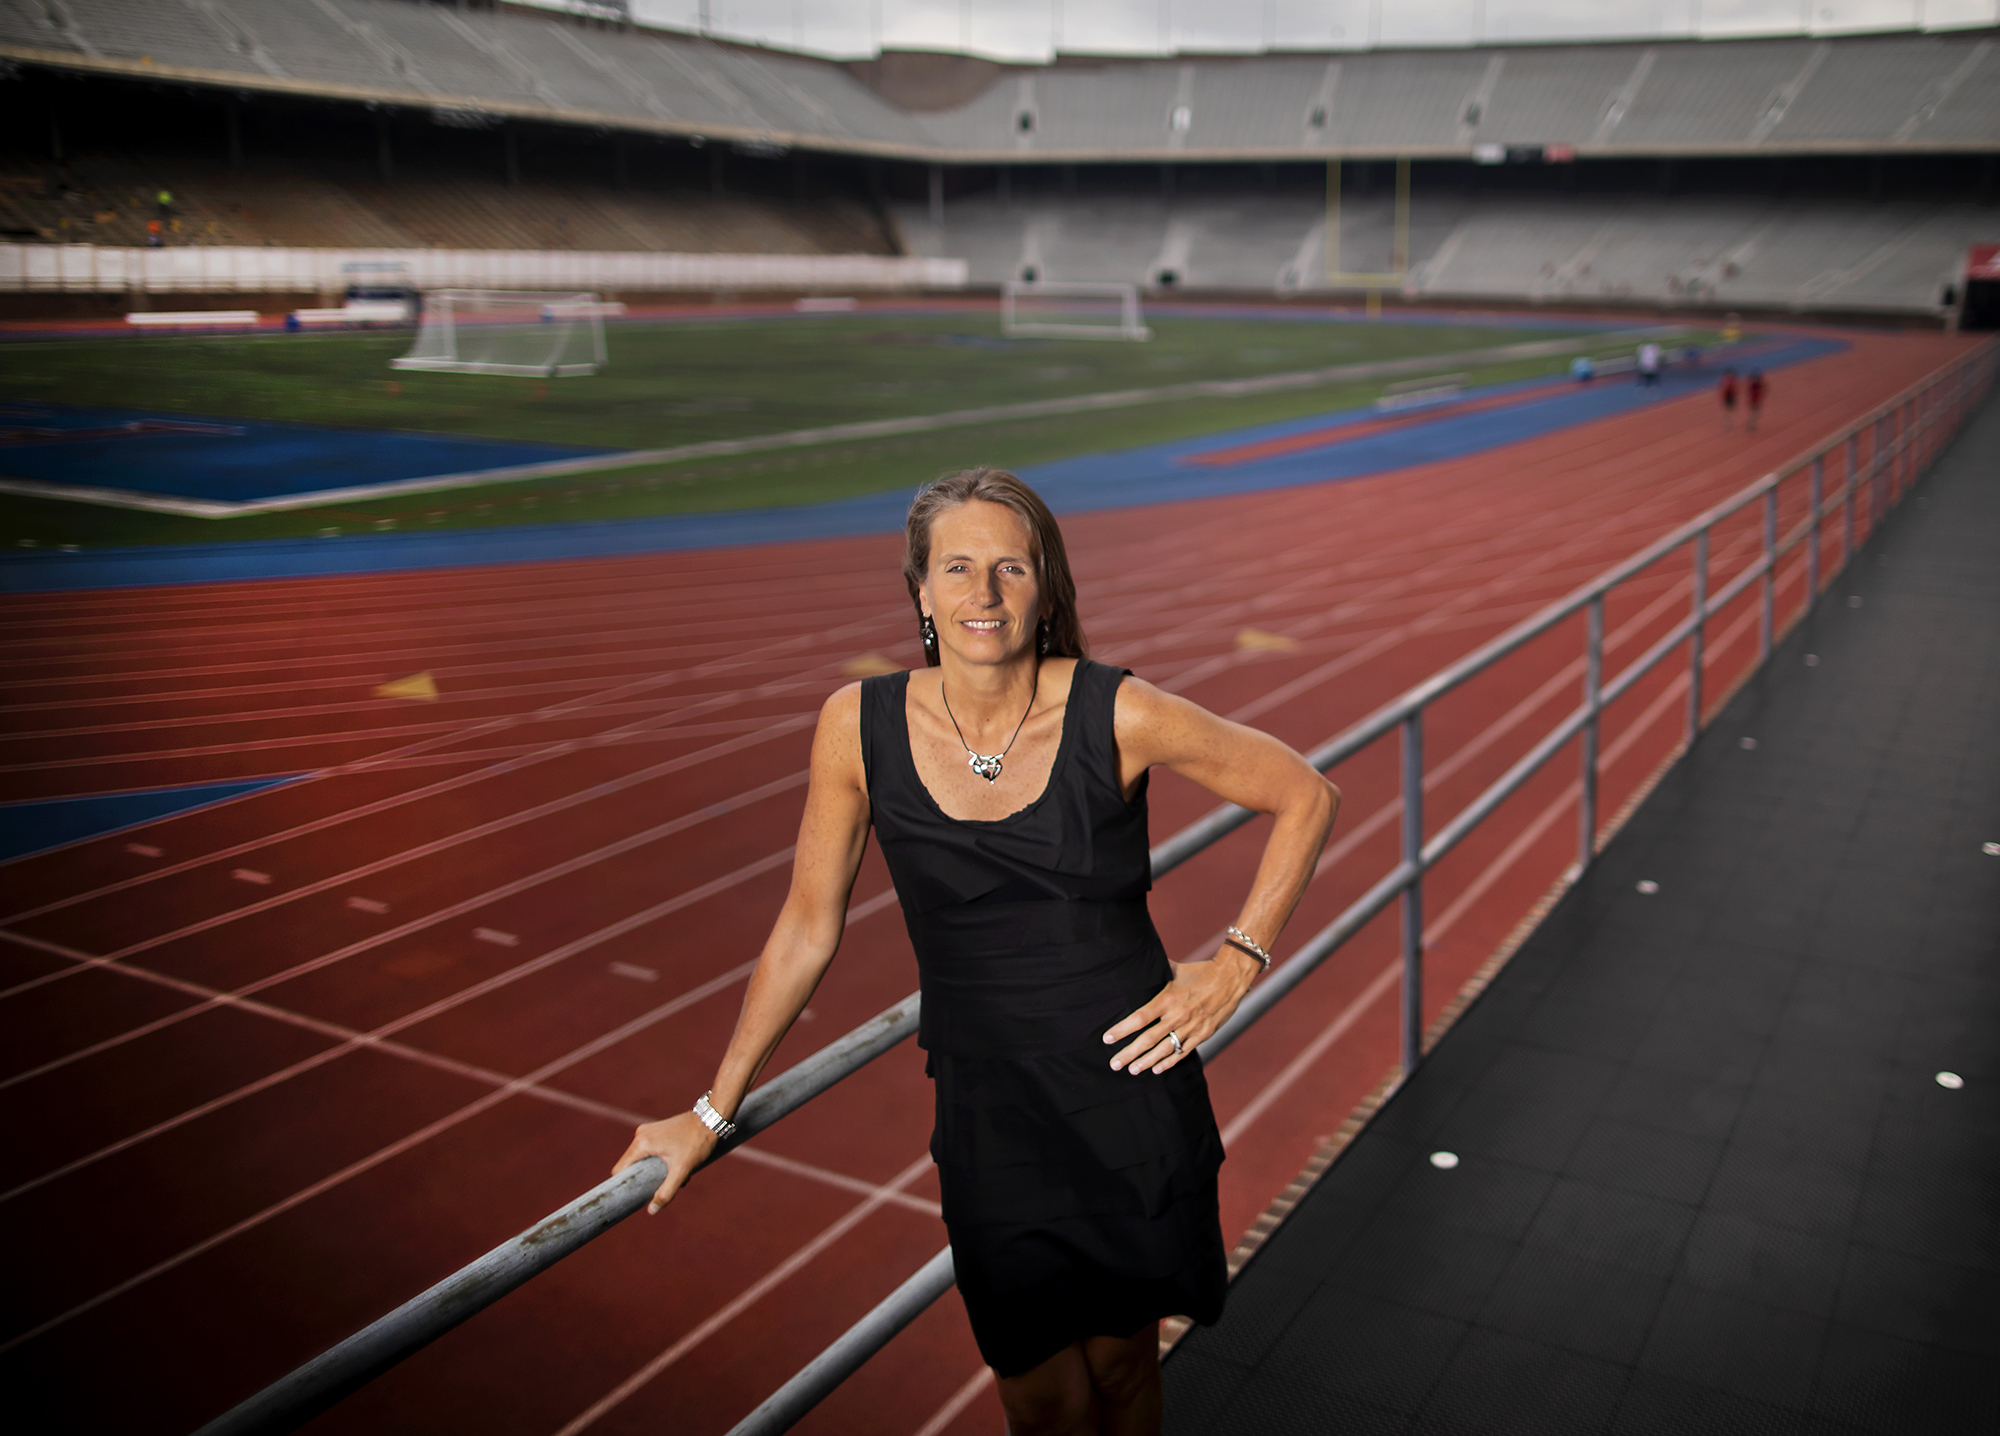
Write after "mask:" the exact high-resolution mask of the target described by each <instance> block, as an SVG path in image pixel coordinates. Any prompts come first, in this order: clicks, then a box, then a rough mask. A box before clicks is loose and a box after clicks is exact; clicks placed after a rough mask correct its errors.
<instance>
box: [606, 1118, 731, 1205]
mask: <svg viewBox="0 0 2000 1436" xmlns="http://www.w3.org/2000/svg"><path fill="white" fill-rule="evenodd" d="M716 1140H717V1138H716V1135H715V1133H713V1132H711V1131H709V1130H708V1128H706V1127H704V1126H703V1125H702V1122H701V1118H699V1117H697V1116H695V1114H694V1113H692V1112H682V1113H681V1114H680V1115H679V1116H676V1117H668V1118H666V1119H664V1120H663V1121H659V1122H647V1123H645V1124H644V1125H642V1126H641V1127H640V1128H639V1129H638V1130H637V1131H636V1132H634V1133H633V1134H632V1145H631V1146H629V1147H627V1148H626V1149H625V1155H624V1156H622V1157H620V1158H619V1159H618V1165H617V1166H615V1167H613V1168H612V1169H611V1175H612V1176H614V1177H615V1176H617V1175H618V1174H619V1173H620V1172H622V1171H624V1170H625V1169H626V1168H627V1167H629V1166H631V1165H632V1164H633V1163H634V1162H638V1161H643V1160H644V1159H645V1158H647V1157H658V1158H659V1159H660V1160H661V1161H663V1162H665V1163H666V1164H667V1179H666V1180H665V1181H664V1182H661V1183H660V1185H659V1187H658V1189H657V1190H656V1191H654V1193H653V1198H652V1200H651V1201H649V1202H647V1203H646V1215H647V1216H652V1215H653V1214H654V1213H655V1212H657V1211H659V1209H660V1208H661V1207H664V1206H665V1205H666V1204H667V1203H668V1202H671V1201H672V1200H673V1199H674V1193H675V1192H678V1191H679V1190H680V1189H681V1187H682V1186H683V1185H684V1184H685V1183H686V1182H687V1179H688V1178H689V1177H691V1176H693V1175H694V1169H695V1168H696V1167H699V1166H700V1165H701V1164H702V1163H703V1162H706V1161H707V1160H708V1157H709V1153H711V1152H713V1151H714V1150H715V1144H716Z"/></svg>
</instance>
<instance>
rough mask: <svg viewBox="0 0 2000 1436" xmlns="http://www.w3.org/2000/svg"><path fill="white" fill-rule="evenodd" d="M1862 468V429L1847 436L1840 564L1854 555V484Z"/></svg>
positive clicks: (1841, 511)
mask: <svg viewBox="0 0 2000 1436" xmlns="http://www.w3.org/2000/svg"><path fill="white" fill-rule="evenodd" d="M1860 469H1861V431H1860V430H1859V429H1856V430H1855V431H1854V432H1853V433H1851V434H1849V435H1848V436H1847V482H1846V483H1845V484H1843V485H1842V486H1841V490H1840V516H1841V517H1840V566H1841V568H1842V569H1843V570H1845V569H1846V567H1847V561H1848V559H1850V558H1852V557H1853V556H1854V486H1855V484H1856V483H1857V482H1859V474H1860Z"/></svg>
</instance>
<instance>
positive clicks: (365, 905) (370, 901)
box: [347, 897, 389, 917]
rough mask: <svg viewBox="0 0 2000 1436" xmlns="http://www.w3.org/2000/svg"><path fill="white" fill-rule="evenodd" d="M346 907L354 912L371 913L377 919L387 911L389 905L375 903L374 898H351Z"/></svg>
mask: <svg viewBox="0 0 2000 1436" xmlns="http://www.w3.org/2000/svg"><path fill="white" fill-rule="evenodd" d="M347 905H348V906H349V907H351V908H353V909H354V910H355V911H356V912H372V913H374V914H375V915H376V916H378V917H379V916H380V915H381V914H383V913H385V912H387V911H388V910H389V904H387V903H385V902H377V901H376V900H375V899H374V898H365V897H351V898H349V899H348V900H347Z"/></svg>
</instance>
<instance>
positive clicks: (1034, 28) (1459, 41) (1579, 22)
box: [552, 0, 2000, 60]
mask: <svg viewBox="0 0 2000 1436" xmlns="http://www.w3.org/2000/svg"><path fill="white" fill-rule="evenodd" d="M552 3H556V4H561V3H562V0H552ZM700 8H701V0H632V10H633V14H634V15H635V16H636V17H637V18H639V19H641V20H646V21H650V22H653V23H655V24H661V25H667V26H671V27H672V28H675V29H686V30H692V29H695V28H696V25H697V23H698V17H699V14H700ZM707 8H708V16H709V25H710V28H711V29H712V30H713V31H714V33H716V34H718V35H724V36H727V37H729V38H732V39H739V40H751V41H757V42H761V43H764V44H770V45H778V46H782V47H785V48H797V49H803V50H811V51H814V52H816V53H819V54H826V55H838V56H842V57H850V56H858V55H867V54H872V53H873V52H874V51H875V50H876V48H877V47H878V46H886V47H888V48H890V49H904V50H966V51H970V52H972V53H975V54H981V55H991V56H994V57H996V58H1000V59H1010V60H1045V59H1047V58H1048V57H1049V55H1050V53H1051V52H1052V51H1053V50H1054V49H1056V48H1061V49H1063V50H1066V51H1073V52H1074V51H1096V52H1110V53H1114V54H1155V55H1157V54H1163V53H1171V52H1174V51H1179V50H1195V51H1214V50H1263V49H1302V50H1324V49H1329V48H1336V49H1360V48H1364V47H1367V46H1369V45H1464V44H1471V43H1476V42H1479V41H1482V40H1515V41H1519V40H1583V39H1635V38H1641V37H1653V36H1668V37H1672V38H1684V37H1687V36H1691V35H1702V36H1710V37H1722V36H1731V35H1782V34H1791V35H1796V34H1799V33H1800V32H1802V31H1810V32H1811V33H1814V34H1843V33H1848V32H1852V31H1856V30H1890V29H1909V28H1911V27H1913V26H1922V27H1924V28H1926V29H1946V28H1958V27H1961V26H1966V25H1991V24H1994V23H1995V22H1996V20H2000V0H707Z"/></svg>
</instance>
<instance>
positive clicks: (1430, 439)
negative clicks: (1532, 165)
mask: <svg viewBox="0 0 2000 1436" xmlns="http://www.w3.org/2000/svg"><path fill="white" fill-rule="evenodd" d="M1847 347H1848V346H1847V344H1846V343H1845V342H1844V341H1841V340H1837V339H1822V338H1806V337H1796V336H1782V337H1778V338H1774V339H1771V340H1768V341H1760V342H1757V343H1752V344H1748V345H1745V346H1743V347H1741V348H1739V349H1736V350H1734V351H1732V352H1731V353H1730V354H1729V356H1728V358H1727V363H1728V364H1730V365H1732V366H1734V367H1736V368H1738V369H1739V370H1747V369H1749V368H1752V367H1757V368H1762V369H1766V370H1771V371H1776V370H1780V369H1784V368H1787V367H1790V366H1792V365H1795V364H1800V363H1803V362H1805V361H1807V360H1810V359H1817V358H1820V357H1823V356H1825V355H1828V354H1833V353H1838V352H1840V351H1841V350H1843V349H1846V348H1847ZM1723 362H1724V361H1723V360H1722V359H1720V358H1716V359H1711V361H1710V362H1708V363H1706V364H1703V365H1700V366H1698V367H1695V368H1692V369H1674V368H1670V369H1669V370H1668V371H1667V373H1666V374H1665V376H1664V378H1663V382H1662V384H1661V385H1660V387H1658V388H1653V389H1648V388H1643V387H1641V386H1640V385H1639V384H1637V383H1636V382H1634V380H1633V379H1632V377H1631V376H1629V375H1619V376H1614V377H1607V378H1604V379H1599V380H1596V381H1594V382H1592V383H1588V384H1578V383H1574V382H1573V381H1566V380H1560V379H1556V378H1553V377H1550V376H1544V377H1542V378H1537V379H1529V380H1521V381H1518V382H1516V383H1512V384H1501V385H1493V386H1489V387H1486V388H1482V389H1478V390H1472V391H1468V392H1467V394H1466V395H1465V396H1464V400H1465V402H1464V403H1463V404H1462V405H1459V406H1453V407H1445V408H1441V409H1439V410H1437V411H1435V412H1432V413H1429V414H1427V415H1422V414H1419V413H1418V412H1417V411H1402V413H1400V414H1397V415H1390V416H1384V415H1382V414H1379V413H1378V412H1377V411H1376V410H1375V409H1374V408H1373V407H1364V408H1357V409H1348V410H1343V411H1339V412H1335V413H1328V414H1318V415H1312V416H1309V417H1306V418H1302V419H1289V420H1285V421H1283V422H1280V423H1272V424H1263V425H1257V426H1255V427H1252V428H1247V429H1239V430H1233V431H1231V432H1228V433H1222V434H1204V435H1201V436H1199V437H1196V438H1192V439H1177V440H1173V441H1170V442H1167V443H1162V444H1151V445H1144V446H1141V447H1139V448H1133V449H1123V450H1117V451H1113V452H1109V453H1100V454H1086V455H1081V456H1078V457H1076V458H1070V459H1060V460H1056V461H1054V462H1052V463H1047V464H1038V465H1034V466H1032V467H1028V468H1023V469H1022V470H1021V471H1020V473H1021V477H1022V478H1024V479H1026V480H1027V481H1028V482H1029V483H1030V484H1033V485H1034V486H1035V488H1036V489H1038V490H1039V491H1040V492H1041V493H1042V495H1043V496H1044V497H1045V498H1046V499H1047V500H1048V502H1049V506H1050V507H1051V508H1052V509H1054V510H1055V511H1056V512H1057V513H1085V512H1090V511H1094V510H1105V509H1121V508H1133V507H1138V506H1142V505H1147V504H1159V503H1169V502H1175V501H1185V500H1190V499H1202V498H1214V497H1221V496H1226V495H1232V494H1243V493H1254V492H1258V491H1262V490H1270V489H1280V488H1292V487H1296V486H1299V485H1303V484H1314V483H1327V482H1338V481H1341V480H1345V479H1357V478H1366V477H1371V476H1374V475H1378V474H1385V473H1392V472H1394V471H1396V470H1398V469H1404V468H1409V467H1412V466H1415V465H1418V464H1426V463H1435V462H1439V461H1442V460H1446V459H1455V458H1463V457H1466V456H1468V455H1471V454H1477V453H1483V452H1486V451H1488V450H1491V449H1496V448H1501V447H1504V446H1506V445H1509V444H1514V443H1519V442H1521V441H1522V440H1525V439H1531V438H1535V437H1538V436H1540V435H1543V434H1548V433H1554V432H1556V431H1558V430H1561V429H1565V428H1569V427H1573V426H1575V425H1577V424H1585V423H1590V422H1593V421H1595V420H1599V419H1606V418H1614V417H1617V416H1619V415H1621V414H1628V413H1633V412H1636V411H1638V410H1640V409H1643V408H1645V407H1647V406H1649V405H1652V404H1656V403H1659V402H1661V401H1662V400H1664V399H1671V398H1684V397H1687V396H1689V395H1691V394H1696V393H1704V392H1707V391H1709V390H1710V389H1711V388H1712V387H1713V386H1714V384H1715V383H1716V381H1717V379H1718V378H1719V377H1720V375H1721V371H1722V367H1723ZM1385 419H1386V420H1390V421H1391V422H1384V421H1385ZM1343 428H1352V429H1354V430H1355V433H1354V435H1353V436H1352V437H1347V438H1343V437H1341V435H1340V432H1339V431H1340V430H1342V429H1343ZM1315 431H1321V432H1320V434H1319V435H1318V437H1317V441H1316V442H1314V443H1313V444H1312V445H1311V446H1310V447H1305V448H1300V449H1297V450H1295V451H1292V452H1282V453H1277V454H1273V455H1271V456H1268V457H1258V456H1251V457H1245V458H1242V459H1235V458H1229V459H1227V460H1226V461H1221V462H1217V461H1213V460H1211V461H1209V462H1204V461H1203V460H1204V458H1205V457H1207V456H1215V457H1217V458H1220V457H1221V456H1223V455H1224V453H1225V451H1228V450H1237V449H1246V448H1250V447H1252V446H1255V445H1258V444H1267V443H1270V442H1271V441H1274V440H1284V439H1288V438H1292V437H1293V436H1298V435H1306V434H1313V433H1315ZM911 492H912V491H911V490H909V489H894V490H890V491H887V492H882V493H874V494H863V495H858V496H855V497H852V498H843V499H834V500H830V501H828V502H826V503H819V504H804V505H797V506H794V507H789V508H771V509H742V510H733V511H728V512H722V513H707V514H677V515H670V516H662V517H658V518H640V519H621V520H614V521H602V522H585V523H570V524H538V525H527V524H522V525H512V526H508V527H500V528H490V529H477V530H458V531H456V532H445V533H380V534H374V533H370V534H350V535H342V536H338V537H332V538H320V539H308V538H299V539H279V540H262V541H257V542H248V543H215V544H186V545H157V546H147V547H139V546H134V547H130V548H119V549H97V550H92V551H88V552H84V553H49V552H39V553H28V554H20V553H11V554H6V555H4V556H0V591H12V592H28V591H42V590H54V589H75V588H101V587H125V586H130V585H139V584H172V583H217V582H241V581H245V580H252V579H262V578H295V577H312V576H320V575H330V574H343V573H375V572H393V571H398V570H409V569H426V568H449V567H467V566H473V565H484V564H503V563H525V562H535V561H543V560H561V559H587V558H608V557H616V556H620V555H633V554H644V553H665V552H672V551H676V550H683V549H700V548H723V547H732V546H738V545H750V544H765V543H783V542H794V541H800V540H809V539H821V538H844V537H852V536H856V535H861V534H884V533H895V532H897V531H899V530H900V529H901V528H902V525H903V517H904V514H905V513H906V512H907V510H908V508H909V503H910V497H911Z"/></svg>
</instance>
